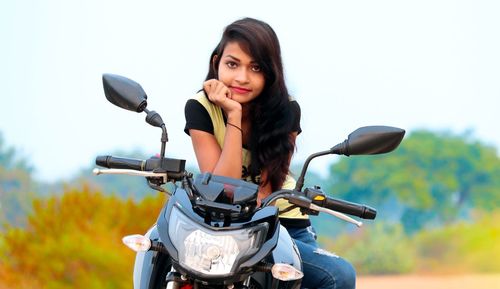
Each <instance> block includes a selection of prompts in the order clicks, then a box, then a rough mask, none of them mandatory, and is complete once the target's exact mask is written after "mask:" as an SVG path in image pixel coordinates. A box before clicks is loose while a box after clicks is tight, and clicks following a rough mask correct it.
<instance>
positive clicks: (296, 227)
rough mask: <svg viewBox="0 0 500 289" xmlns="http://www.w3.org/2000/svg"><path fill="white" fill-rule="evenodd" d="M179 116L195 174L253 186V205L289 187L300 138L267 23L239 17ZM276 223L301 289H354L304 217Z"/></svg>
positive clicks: (349, 270)
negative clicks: (297, 265) (290, 242)
mask: <svg viewBox="0 0 500 289" xmlns="http://www.w3.org/2000/svg"><path fill="white" fill-rule="evenodd" d="M185 116H186V127H185V132H186V133H187V134H189V135H190V136H191V140H192V143H193V148H194V151H195V154H196V158H197V161H198V166H199V168H200V171H201V172H211V173H213V174H215V175H221V176H227V177H233V178H242V179H244V180H247V181H250V182H254V183H256V184H258V185H260V189H259V197H258V198H259V201H260V200H261V199H262V198H264V197H266V196H268V195H269V194H270V193H271V192H272V191H275V190H278V189H280V188H287V189H293V188H294V187H295V180H294V179H293V178H292V177H291V176H290V174H289V165H290V159H291V157H292V154H293V152H294V149H295V138H296V137H297V135H298V134H299V133H300V132H301V128H300V107H299V105H298V104H297V102H296V101H294V100H292V99H291V98H290V96H289V95H288V91H287V88H286V85H285V81H284V76H283V65H282V61H281V49H280V45H279V41H278V38H277V36H276V34H275V32H274V31H273V29H272V28H271V27H270V26H269V25H268V24H267V23H265V22H262V21H259V20H256V19H252V18H244V19H241V20H238V21H235V22H234V23H232V24H230V25H229V26H227V27H226V29H225V30H224V33H223V35H222V39H221V41H220V42H219V44H218V45H217V47H216V48H215V49H214V51H213V53H212V55H211V57H210V64H209V68H208V75H207V77H206V81H205V82H204V84H203V90H201V91H200V92H199V93H198V94H197V95H196V96H195V97H193V98H192V99H190V100H188V101H187V103H186V107H185ZM276 206H278V207H279V208H280V211H286V208H287V207H289V206H290V204H289V203H288V202H286V201H284V200H281V201H279V200H278V201H277V203H276ZM280 222H281V224H282V225H284V226H285V227H286V228H287V230H288V231H289V233H290V235H291V236H292V238H294V239H295V242H296V244H297V247H298V249H299V251H300V253H301V257H302V261H303V269H304V278H303V280H302V287H303V288H337V289H338V288H346V289H347V288H354V287H355V272H354V269H353V267H352V266H351V264H349V263H348V262H346V261H345V260H344V259H342V258H340V257H338V256H336V255H333V254H331V253H328V252H326V251H324V250H322V249H320V248H318V245H317V243H316V236H315V234H314V230H313V229H312V227H311V223H310V221H309V219H308V217H307V216H304V215H302V214H301V213H300V211H299V210H298V209H293V210H288V211H286V212H285V213H280Z"/></svg>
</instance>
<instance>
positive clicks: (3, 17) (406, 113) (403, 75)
mask: <svg viewBox="0 0 500 289" xmlns="http://www.w3.org/2000/svg"><path fill="white" fill-rule="evenodd" d="M498 15H500V1H481V0H479V1H439V0H438V1H436V0H433V1H426V0H424V1H400V0H397V1H384V0H382V1H363V0H360V1H269V0H254V1H234V0H232V1H225V0H224V1H202V0H200V1H193V0H184V1H165V0H161V1H160V0H159V1H148V0H146V1H118V0H106V1H97V0H87V1H75V0H61V1H56V0H45V1H35V0H33V1H27V0H20V1H2V2H1V3H0V39H1V45H0V89H1V90H0V101H1V102H0V103H1V105H0V106H1V110H0V133H2V135H3V138H4V141H5V142H6V144H7V145H8V146H13V147H15V148H16V149H17V150H18V151H19V152H20V154H21V155H22V156H24V157H26V158H27V159H28V161H29V162H30V163H31V164H32V165H33V166H34V167H35V177H36V178H37V179H39V180H44V181H48V182H51V181H56V180H61V179H68V178H70V177H72V176H73V175H74V174H76V173H77V172H78V171H79V170H80V169H81V168H83V167H86V166H88V165H90V164H91V163H93V161H94V159H95V157H96V156H97V155H101V154H108V153H111V152H114V151H116V150H123V151H131V150H134V149H140V150H141V151H143V152H145V153H148V154H149V153H151V154H154V153H157V152H159V150H160V137H161V130H160V129H158V128H154V127H151V126H149V125H148V124H146V123H145V122H144V118H145V114H137V113H134V112H129V111H125V110H121V109H119V108H117V107H115V106H113V105H112V104H110V103H109V102H107V101H106V99H105V97H104V93H103V91H102V80H101V76H102V74H103V73H114V74H119V75H123V76H126V77H128V78H131V79H133V80H135V81H137V82H138V83H140V84H141V85H142V87H143V88H144V90H145V91H146V93H147V95H148V109H150V110H155V111H157V112H158V113H160V114H161V115H162V117H163V120H164V121H165V124H166V126H167V129H168V133H169V139H170V140H169V142H168V143H167V153H166V155H167V156H168V157H174V158H183V159H186V160H187V162H188V164H191V165H193V166H195V165H196V163H195V158H194V153H193V151H192V147H191V142H190V139H189V137H188V136H187V135H185V134H184V132H183V127H184V104H185V102H186V100H187V99H189V98H190V97H191V96H192V95H194V94H195V93H196V91H197V90H198V89H200V88H201V85H202V82H203V80H204V77H205V75H206V72H207V68H208V62H209V56H210V52H211V51H212V50H213V48H214V47H215V45H216V44H217V43H218V41H219V39H220V36H221V33H222V31H223V29H224V27H225V26H226V25H228V24H229V23H231V22H232V21H234V20H237V19H239V18H242V17H247V16H248V17H254V18H258V19H261V20H263V21H266V22H267V23H269V24H270V25H271V26H272V27H273V28H274V30H275V31H276V33H277V34H278V37H279V39H280V42H281V48H282V56H283V62H284V67H285V75H286V81H287V85H288V88H289V90H290V92H291V94H292V95H293V96H294V97H295V99H296V100H297V101H298V102H299V104H300V106H301V109H302V121H301V126H302V130H303V132H302V133H301V135H300V136H299V138H298V140H297V141H298V142H297V152H296V154H295V156H294V159H293V162H294V163H300V162H301V161H303V160H304V159H305V158H306V157H307V156H308V155H309V154H311V153H314V152H317V151H323V150H326V149H329V148H330V147H332V146H333V145H335V144H337V143H339V142H341V141H343V140H344V139H345V138H346V137H347V135H348V134H349V133H350V132H351V131H353V130H355V129H356V128H358V127H361V126H366V125H390V126H396V127H400V128H404V129H405V130H406V131H407V132H408V133H411V132H412V131H414V130H417V129H430V130H435V131H450V132H452V133H456V134H465V133H467V134H470V135H471V136H472V137H473V138H476V139H478V140H480V141H482V142H483V143H485V144H487V145H491V146H494V147H496V148H497V151H498V148H500V130H499V129H498V125H499V124H500V116H499V110H500V81H499V80H500V53H499V51H500V17H498ZM334 160H335V158H334V157H332V156H327V157H323V158H321V159H317V160H314V161H313V162H312V163H311V166H310V167H311V168H312V169H313V170H315V171H316V172H318V173H320V174H322V175H325V173H326V171H327V165H328V164H329V163H331V162H332V161H334ZM89 174H90V172H89Z"/></svg>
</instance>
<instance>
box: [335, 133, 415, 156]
mask: <svg viewBox="0 0 500 289" xmlns="http://www.w3.org/2000/svg"><path fill="white" fill-rule="evenodd" d="M404 135H405V130H403V129H400V128H397V127H390V126H365V127H360V128H358V129H357V130H355V131H353V132H352V133H351V134H349V136H348V137H347V139H346V140H345V141H344V142H342V143H339V144H337V145H336V146H334V147H332V148H331V149H330V153H331V154H337V155H346V156H350V155H376V154H384V153H388V152H391V151H393V150H394V149H395V148H397V147H398V145H399V144H400V143H401V141H402V140H403V137H404Z"/></svg>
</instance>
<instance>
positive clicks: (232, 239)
mask: <svg viewBox="0 0 500 289" xmlns="http://www.w3.org/2000/svg"><path fill="white" fill-rule="evenodd" d="M267 230H268V224H267V223H261V224H259V225H257V226H255V227H252V228H248V229H239V230H227V231H214V230H210V229H207V228H205V227H202V226H201V225H199V224H197V223H195V222H193V221H192V220H190V219H189V218H188V217H187V216H186V215H184V214H183V213H182V212H181V211H180V210H179V209H178V208H176V207H173V208H172V213H171V215H170V218H169V226H168V234H169V237H170V240H171V241H172V243H173V244H174V246H175V247H176V248H177V251H178V253H179V264H180V265H181V266H182V267H184V268H186V269H191V270H194V271H197V272H200V273H203V274H207V275H213V276H215V275H227V274H230V273H232V269H233V267H234V264H235V262H236V261H237V260H240V259H241V258H242V257H245V256H251V255H253V254H255V253H256V252H257V251H258V249H259V247H260V245H261V243H262V241H263V238H264V236H265V235H266V234H267Z"/></svg>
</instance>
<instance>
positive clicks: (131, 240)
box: [122, 234, 151, 252]
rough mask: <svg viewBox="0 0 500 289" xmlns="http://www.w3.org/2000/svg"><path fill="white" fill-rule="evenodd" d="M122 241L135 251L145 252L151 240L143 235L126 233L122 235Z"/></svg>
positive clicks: (149, 246)
mask: <svg viewBox="0 0 500 289" xmlns="http://www.w3.org/2000/svg"><path fill="white" fill-rule="evenodd" d="M122 242H123V244H125V245H127V247H129V248H130V249H132V250H134V251H136V252H146V251H148V250H149V249H150V248H151V240H150V239H149V238H148V237H144V236H143V235H138V234H137V235H128V236H125V237H123V239H122Z"/></svg>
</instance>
